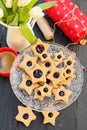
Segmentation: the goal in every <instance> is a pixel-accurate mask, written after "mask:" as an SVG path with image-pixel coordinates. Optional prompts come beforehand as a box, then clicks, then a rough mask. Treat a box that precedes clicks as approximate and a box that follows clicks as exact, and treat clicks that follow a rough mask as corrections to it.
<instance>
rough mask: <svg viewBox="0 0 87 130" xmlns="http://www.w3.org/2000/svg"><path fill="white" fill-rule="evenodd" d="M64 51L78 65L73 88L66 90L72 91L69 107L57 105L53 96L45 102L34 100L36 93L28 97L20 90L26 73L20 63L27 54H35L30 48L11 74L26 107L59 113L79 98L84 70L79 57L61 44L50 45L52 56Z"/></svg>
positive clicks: (12, 85) (20, 58)
mask: <svg viewBox="0 0 87 130" xmlns="http://www.w3.org/2000/svg"><path fill="white" fill-rule="evenodd" d="M60 50H63V53H64V55H65V57H68V56H71V57H72V59H75V60H76V63H75V65H74V68H75V74H76V78H75V79H73V80H72V83H71V86H70V87H66V89H69V90H71V91H72V92H73V93H72V96H71V97H70V98H69V103H68V104H67V105H65V104H63V103H57V104H55V101H54V96H53V95H52V96H51V97H50V98H46V99H44V100H43V101H40V100H36V99H34V92H33V93H32V94H31V95H28V94H27V93H26V92H25V91H23V90H20V89H19V88H18V86H19V84H20V83H21V78H22V74H23V73H25V72H24V71H23V70H21V69H20V68H18V65H19V63H20V62H21V61H22V59H23V56H24V55H25V54H28V55H30V56H33V52H32V51H31V50H30V48H29V47H28V48H26V49H25V50H23V51H22V52H21V53H20V54H19V55H18V56H17V58H16V59H15V61H14V63H13V65H12V68H11V74H10V83H11V87H12V90H13V92H14V93H15V95H16V96H17V98H18V99H19V100H20V101H21V102H22V103H23V104H24V105H25V106H29V107H30V108H32V109H33V110H36V111H39V112H41V111H50V112H51V111H59V110H62V109H64V108H66V107H68V106H69V105H70V104H72V103H73V102H74V101H76V99H77V98H78V96H79V95H80V93H81V90H82V86H83V80H84V76H83V70H82V68H81V64H80V61H79V59H78V58H77V56H76V55H75V53H74V52H72V51H70V50H69V49H67V48H66V47H64V46H62V45H59V44H53V43H50V47H49V49H48V52H49V53H51V55H54V53H57V52H58V51H60Z"/></svg>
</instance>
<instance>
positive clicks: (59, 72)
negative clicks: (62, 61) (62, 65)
mask: <svg viewBox="0 0 87 130" xmlns="http://www.w3.org/2000/svg"><path fill="white" fill-rule="evenodd" d="M63 71H64V69H58V68H56V67H53V68H52V70H51V72H50V73H49V74H48V75H47V78H48V79H49V80H51V81H52V83H53V87H54V88H56V85H57V84H59V83H60V82H61V81H63V80H64V79H65V78H64V75H63Z"/></svg>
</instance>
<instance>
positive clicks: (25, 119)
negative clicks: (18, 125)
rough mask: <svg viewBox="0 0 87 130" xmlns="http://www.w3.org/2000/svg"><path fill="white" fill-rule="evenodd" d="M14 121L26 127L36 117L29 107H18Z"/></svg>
mask: <svg viewBox="0 0 87 130" xmlns="http://www.w3.org/2000/svg"><path fill="white" fill-rule="evenodd" d="M15 119H16V120H17V121H19V122H22V123H23V124H24V125H25V126H26V127H28V126H29V125H30V123H31V122H32V121H33V120H36V115H35V114H34V113H33V112H32V110H31V109H30V108H29V107H22V106H18V115H17V116H16V117H15Z"/></svg>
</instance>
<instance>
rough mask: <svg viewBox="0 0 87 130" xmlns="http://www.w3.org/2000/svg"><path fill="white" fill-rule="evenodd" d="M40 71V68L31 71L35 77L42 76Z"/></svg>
mask: <svg viewBox="0 0 87 130" xmlns="http://www.w3.org/2000/svg"><path fill="white" fill-rule="evenodd" d="M42 74H43V73H42V71H41V70H39V69H37V70H35V71H34V72H33V76H34V77H35V78H40V77H41V76H42Z"/></svg>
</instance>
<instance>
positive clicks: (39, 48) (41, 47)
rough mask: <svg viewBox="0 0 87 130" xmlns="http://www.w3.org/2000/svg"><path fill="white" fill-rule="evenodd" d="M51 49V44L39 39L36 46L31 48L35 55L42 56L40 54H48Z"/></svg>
mask: <svg viewBox="0 0 87 130" xmlns="http://www.w3.org/2000/svg"><path fill="white" fill-rule="evenodd" d="M49 47H50V45H49V44H46V43H44V42H42V41H41V40H40V39H38V40H37V42H36V43H35V44H34V45H32V46H30V49H31V50H32V51H33V52H34V55H37V56H40V54H42V53H44V52H47V50H48V48H49Z"/></svg>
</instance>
